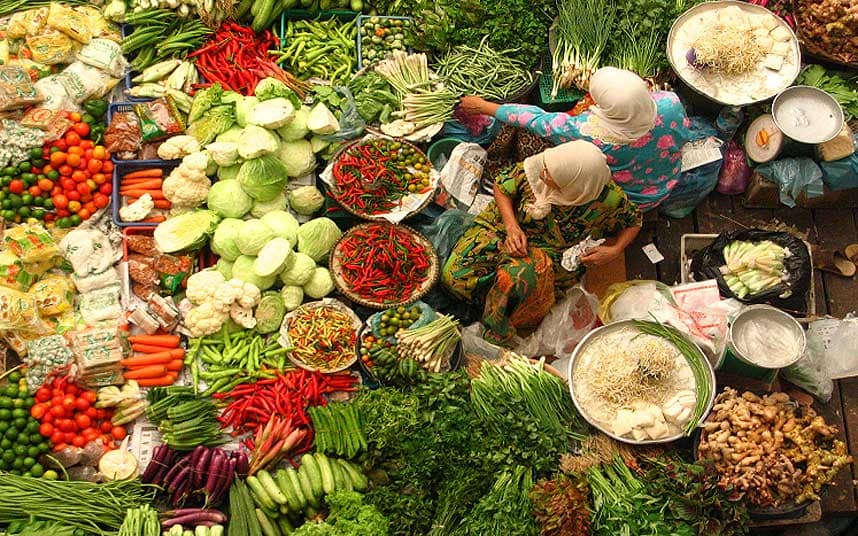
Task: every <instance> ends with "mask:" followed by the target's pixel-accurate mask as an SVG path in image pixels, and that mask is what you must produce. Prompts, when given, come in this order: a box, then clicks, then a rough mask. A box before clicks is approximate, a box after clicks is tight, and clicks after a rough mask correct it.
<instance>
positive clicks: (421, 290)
mask: <svg viewBox="0 0 858 536" xmlns="http://www.w3.org/2000/svg"><path fill="white" fill-rule="evenodd" d="M370 225H385V226H387V225H389V226H394V224H392V223H387V222H377V223H362V224H360V225H357V226H355V227H352V228H351V229H349V230H348V231H347V232H346V233H345V234H344V235H343V236H342V237H341V238H340V240H339V241H338V242H337V243H336V244H335V245H334V249H333V250H331V260H330V269H331V276H332V277H333V279H334V285H335V286H336V287H337V290H339V291H340V292H341V293H342V294H343V295H344V296H346V297H347V298H348V299H350V300H351V301H353V302H354V303H357V304H359V305H363V306H364V307H369V308H371V309H389V308H391V307H399V306H400V305H407V304H410V303H412V302H415V301H417V300H419V299H420V298H422V297H423V296H425V295H426V294H427V293H428V292H429V290H431V289H432V287H433V286H434V285H435V283H436V282H437V281H438V277H439V275H440V267H439V261H438V253H437V252H436V251H435V248H434V247H432V242H430V241H429V239H428V238H426V237H425V236H423V235H422V234H420V233H418V232H417V231H415V230H414V229H412V228H410V227H408V226H406V225H395V227H397V228H399V229H400V230H402V231H405V232H408V233H409V234H411V237H412V239H413V240H414V241H415V242H417V243H419V244H421V245H422V246H423V247H424V249H425V250H426V254H427V256H428V257H429V268H428V273H427V274H426V280H425V281H424V282H423V284H421V285H420V286H419V287H417V288H416V289H415V290H414V291H413V292H412V293H411V295H409V296H407V297H404V298H403V299H402V300H400V301H396V302H384V303H381V302H376V301H372V300H369V299H366V298H364V297H363V296H360V295H358V294H356V293H354V292H352V290H351V289H350V288H349V287H348V286H347V284H346V282H345V281H344V280H343V274H342V264H341V263H342V260H341V252H340V248H341V246H342V244H343V242H344V241H345V240H346V239H347V238H348V237H349V236H351V235H352V233H354V232H355V231H358V230H362V229H365V228H366V227H368V226H370Z"/></svg>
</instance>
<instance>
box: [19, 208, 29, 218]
mask: <svg viewBox="0 0 858 536" xmlns="http://www.w3.org/2000/svg"><path fill="white" fill-rule="evenodd" d="M18 215H19V216H21V217H22V218H29V217H30V207H21V208H19V209H18Z"/></svg>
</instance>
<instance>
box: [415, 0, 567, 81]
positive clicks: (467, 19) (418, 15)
mask: <svg viewBox="0 0 858 536" xmlns="http://www.w3.org/2000/svg"><path fill="white" fill-rule="evenodd" d="M412 12H413V16H414V18H415V22H416V23H415V24H414V25H413V27H412V28H413V31H414V32H415V33H414V35H413V36H411V39H412V43H413V44H414V48H415V49H417V50H423V51H427V52H429V53H431V54H432V55H433V56H436V57H441V56H442V55H444V54H445V53H446V52H447V51H448V50H449V49H451V48H452V47H454V46H456V45H469V46H472V47H474V48H477V47H479V46H480V42H481V41H482V39H483V37H488V40H487V44H488V45H489V46H490V47H492V48H494V49H495V50H507V49H518V53H517V57H518V58H519V59H521V60H522V61H524V62H525V64H526V65H529V66H536V64H537V63H538V62H539V59H540V57H541V56H542V55H544V54H545V53H546V52H547V50H548V38H547V35H548V27H549V26H550V25H551V21H552V20H553V19H554V17H555V16H556V14H557V6H556V5H555V2H554V0H504V1H503V2H499V1H497V0H415V1H414V2H413V3H412Z"/></svg>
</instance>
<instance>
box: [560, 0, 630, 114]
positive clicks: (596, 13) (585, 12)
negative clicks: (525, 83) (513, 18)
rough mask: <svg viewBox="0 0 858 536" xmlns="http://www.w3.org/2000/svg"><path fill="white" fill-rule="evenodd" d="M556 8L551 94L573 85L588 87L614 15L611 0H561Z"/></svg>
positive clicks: (609, 31) (582, 87)
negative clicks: (555, 40)
mask: <svg viewBox="0 0 858 536" xmlns="http://www.w3.org/2000/svg"><path fill="white" fill-rule="evenodd" d="M558 8H559V13H558V17H557V25H556V26H555V32H556V36H557V46H556V48H555V49H554V54H553V63H554V85H553V87H552V89H551V95H552V97H556V96H557V93H558V92H559V91H560V90H561V89H565V88H568V87H571V86H573V85H574V86H576V87H578V88H580V89H583V90H585V91H586V90H587V89H588V88H589V86H590V77H591V76H592V75H593V73H594V72H595V71H596V69H598V68H599V66H600V64H601V61H602V53H603V52H604V51H605V47H606V45H607V44H608V38H609V37H610V34H611V31H612V29H613V27H614V20H615V19H616V5H615V0H561V1H560V2H559V3H558Z"/></svg>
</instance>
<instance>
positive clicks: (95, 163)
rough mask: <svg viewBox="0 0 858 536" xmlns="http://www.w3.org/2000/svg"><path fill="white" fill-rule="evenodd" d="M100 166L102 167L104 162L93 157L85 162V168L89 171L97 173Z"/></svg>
mask: <svg viewBox="0 0 858 536" xmlns="http://www.w3.org/2000/svg"><path fill="white" fill-rule="evenodd" d="M102 167H104V162H102V161H101V160H95V159H93V160H90V161H89V162H87V163H86V170H87V171H89V172H90V173H98V172H99V171H101V168H102Z"/></svg>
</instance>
